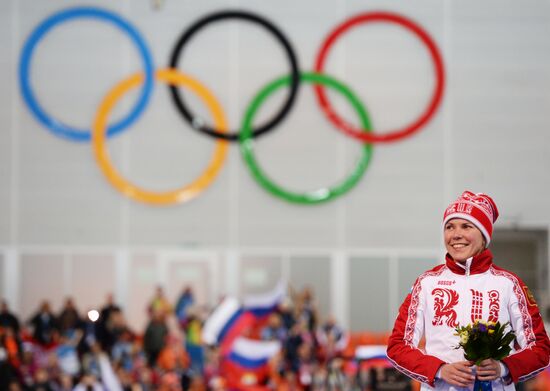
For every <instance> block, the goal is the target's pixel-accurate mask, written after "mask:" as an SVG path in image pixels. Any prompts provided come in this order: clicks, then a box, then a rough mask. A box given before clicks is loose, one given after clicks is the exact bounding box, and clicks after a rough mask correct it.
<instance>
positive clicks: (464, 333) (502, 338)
mask: <svg viewBox="0 0 550 391" xmlns="http://www.w3.org/2000/svg"><path fill="white" fill-rule="evenodd" d="M508 325H509V322H506V323H504V324H500V322H496V323H495V322H486V321H484V320H476V321H475V322H474V323H473V324H469V325H467V326H460V325H459V326H458V327H457V328H456V329H455V330H456V333H455V335H458V336H459V337H460V342H459V343H458V346H456V349H460V348H462V349H464V358H465V359H466V360H468V361H473V362H474V363H475V364H476V365H479V364H480V363H481V362H482V361H483V360H485V359H488V358H492V359H494V360H502V359H503V358H505V357H507V356H508V355H509V354H510V351H511V347H510V343H512V341H513V340H514V339H515V338H516V335H515V334H514V331H513V330H509V331H508V332H506V326H508ZM487 383H488V384H487ZM479 389H481V390H490V389H491V382H489V381H478V380H477V379H476V383H475V384H474V390H479Z"/></svg>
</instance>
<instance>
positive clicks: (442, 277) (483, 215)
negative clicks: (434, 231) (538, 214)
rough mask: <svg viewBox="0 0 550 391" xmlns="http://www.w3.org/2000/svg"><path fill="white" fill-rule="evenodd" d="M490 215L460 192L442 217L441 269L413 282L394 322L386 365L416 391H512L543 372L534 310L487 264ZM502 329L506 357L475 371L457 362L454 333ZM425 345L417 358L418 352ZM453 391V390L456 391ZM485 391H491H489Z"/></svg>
mask: <svg viewBox="0 0 550 391" xmlns="http://www.w3.org/2000/svg"><path fill="white" fill-rule="evenodd" d="M497 218H498V209H497V206H496V204H495V202H494V201H493V199H492V198H491V197H489V196H488V195H486V194H482V193H477V194H475V193H472V192H469V191H465V192H464V193H462V195H461V196H460V197H459V198H458V199H457V200H456V201H455V202H453V203H451V205H449V207H448V208H447V209H446V210H445V213H444V215H443V238H444V241H445V247H446V249H447V256H446V259H445V263H444V264H441V265H438V266H436V267H435V268H433V269H432V270H429V271H427V272H425V273H424V274H422V275H421V276H420V277H418V279H417V280H416V282H415V284H414V286H413V288H412V290H411V293H410V294H409V295H408V296H407V298H406V299H405V301H404V302H403V304H402V305H401V308H400V309H399V314H398V316H397V319H396V321H395V326H394V329H393V332H392V335H391V337H390V340H389V343H388V351H387V354H388V357H389V358H390V360H392V362H393V364H394V366H395V367H396V368H397V369H399V370H401V371H402V372H404V373H405V374H406V375H408V376H410V377H412V378H414V379H416V380H419V381H421V382H422V383H423V385H422V390H433V389H434V387H435V389H436V390H456V389H458V388H460V389H463V388H465V389H472V387H473V388H474V390H477V389H478V388H476V387H477V386H478V384H482V383H483V384H484V385H485V386H486V387H487V388H484V389H498V390H507V391H509V390H515V387H514V383H517V382H520V381H524V380H527V379H529V378H531V377H533V376H535V375H536V374H537V373H539V372H540V371H542V370H543V369H544V368H546V367H547V366H548V362H549V358H550V341H549V340H548V336H547V334H546V331H545V329H544V324H543V322H542V318H541V315H540V313H539V310H538V307H537V304H536V302H535V300H534V298H533V296H532V295H530V293H529V289H528V288H527V286H526V285H525V284H524V283H523V281H521V279H520V278H519V277H517V276H516V275H515V274H513V273H511V272H509V271H506V270H504V269H502V268H499V267H498V266H496V265H494V264H493V255H492V254H491V251H490V250H489V249H488V248H487V247H488V246H489V244H490V243H491V236H492V234H493V224H494V222H495V221H496V219H497ZM480 321H482V322H487V324H503V325H506V324H509V327H507V330H506V331H510V330H511V331H513V332H514V333H515V335H516V341H515V343H511V344H510V350H511V354H510V355H509V356H508V357H505V358H503V359H502V360H495V359H492V358H489V359H485V360H483V361H481V362H480V363H479V364H478V365H476V366H474V363H473V362H471V361H467V360H465V358H464V350H463V349H462V348H460V349H454V348H455V347H456V346H458V345H459V343H460V336H459V335H458V334H457V333H455V330H457V329H458V328H459V327H460V326H461V325H462V326H464V325H467V324H470V323H472V324H475V323H476V322H480ZM422 338H425V340H426V345H425V351H421V350H419V349H418V344H419V342H420V340H421V339H422ZM457 387H458V388H457ZM491 387H493V388H491Z"/></svg>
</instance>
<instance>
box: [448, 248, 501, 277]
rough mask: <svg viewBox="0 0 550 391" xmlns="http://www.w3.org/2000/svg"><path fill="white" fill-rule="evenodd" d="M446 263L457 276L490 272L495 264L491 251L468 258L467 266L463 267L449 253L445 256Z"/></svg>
mask: <svg viewBox="0 0 550 391" xmlns="http://www.w3.org/2000/svg"><path fill="white" fill-rule="evenodd" d="M445 263H446V265H447V267H448V268H449V269H450V270H451V271H452V272H453V273H456V274H462V275H466V276H468V275H470V274H481V273H485V272H486V271H487V270H489V267H491V265H492V264H493V254H492V253H491V251H490V250H489V249H485V250H483V251H482V252H481V253H479V254H478V255H476V256H474V257H472V258H468V259H467V260H466V264H465V265H462V264H461V263H459V262H456V261H455V260H454V259H453V258H452V257H451V256H450V255H449V254H448V253H447V255H446V256H445Z"/></svg>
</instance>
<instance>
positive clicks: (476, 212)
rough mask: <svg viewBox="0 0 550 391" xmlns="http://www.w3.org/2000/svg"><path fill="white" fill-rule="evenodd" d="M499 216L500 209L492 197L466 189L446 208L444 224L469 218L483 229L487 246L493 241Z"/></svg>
mask: <svg viewBox="0 0 550 391" xmlns="http://www.w3.org/2000/svg"><path fill="white" fill-rule="evenodd" d="M497 217H498V209H497V206H496V204H495V202H494V201H493V199H492V198H491V197H489V196H488V195H487V194H483V193H477V194H475V193H472V192H471V191H467V190H466V191H465V192H464V193H462V194H461V196H460V197H458V198H457V200H456V201H455V202H453V203H452V204H451V205H449V207H448V208H447V209H446V210H445V214H444V215H443V225H445V224H447V221H449V220H451V219H464V220H468V221H470V222H471V223H472V224H474V225H475V226H476V227H477V228H478V229H479V230H480V231H481V233H482V234H483V237H484V238H485V247H487V246H488V245H489V243H490V242H491V236H492V235H493V224H494V222H495V221H497Z"/></svg>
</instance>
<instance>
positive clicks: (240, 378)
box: [222, 337, 281, 386]
mask: <svg viewBox="0 0 550 391" xmlns="http://www.w3.org/2000/svg"><path fill="white" fill-rule="evenodd" d="M280 351H281V343H280V342H278V341H259V340H254V339H249V338H245V337H239V338H237V339H235V341H234V343H233V346H232V348H231V351H230V352H229V354H227V355H226V356H225V357H224V363H223V365H222V368H223V369H224V372H226V376H228V378H231V379H232V383H233V384H236V385H238V386H254V385H258V384H261V383H262V382H264V381H265V380H266V379H267V377H268V376H269V360H270V359H271V358H272V357H273V356H275V355H276V354H278V353H279V352H280Z"/></svg>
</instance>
